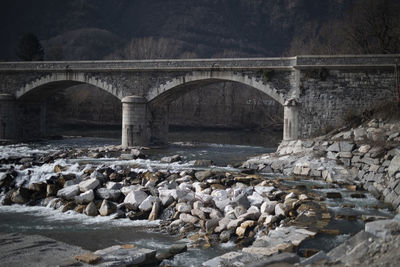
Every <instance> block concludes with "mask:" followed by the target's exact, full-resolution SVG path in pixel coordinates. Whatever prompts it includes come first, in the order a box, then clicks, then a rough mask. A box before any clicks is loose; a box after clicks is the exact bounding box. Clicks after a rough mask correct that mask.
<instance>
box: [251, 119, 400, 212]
mask: <svg viewBox="0 0 400 267" xmlns="http://www.w3.org/2000/svg"><path fill="white" fill-rule="evenodd" d="M399 144H400V123H398V122H396V123H389V122H384V121H382V120H379V121H378V120H371V121H370V122H368V123H367V124H365V125H361V126H360V127H358V128H356V129H350V130H343V131H340V132H338V133H336V134H331V135H326V136H322V137H318V138H315V139H311V140H298V141H290V142H287V141H286V142H285V141H284V142H282V144H281V145H280V147H279V148H278V150H277V152H276V153H274V154H267V155H263V156H259V157H255V158H252V159H249V160H248V161H247V162H246V163H245V164H244V165H243V166H244V167H247V168H253V169H258V170H260V171H263V172H275V173H283V174H285V175H300V176H309V177H318V178H323V179H324V180H326V181H327V182H334V183H339V184H353V185H356V186H359V187H363V188H364V189H366V190H368V191H369V192H371V193H372V194H373V195H374V196H376V197H378V198H381V199H382V200H384V201H385V202H387V203H390V204H391V205H392V206H393V208H394V209H397V210H398V211H399V209H400V186H398V185H399V183H400V145H399Z"/></svg>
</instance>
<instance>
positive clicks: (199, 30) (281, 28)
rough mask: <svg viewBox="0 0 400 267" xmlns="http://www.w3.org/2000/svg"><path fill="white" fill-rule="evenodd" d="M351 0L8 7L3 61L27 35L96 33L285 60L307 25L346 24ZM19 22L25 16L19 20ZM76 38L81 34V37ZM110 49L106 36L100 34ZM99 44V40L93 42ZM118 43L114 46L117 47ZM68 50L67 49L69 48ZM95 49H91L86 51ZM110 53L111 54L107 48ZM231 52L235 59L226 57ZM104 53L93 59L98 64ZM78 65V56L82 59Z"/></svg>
mask: <svg viewBox="0 0 400 267" xmlns="http://www.w3.org/2000/svg"><path fill="white" fill-rule="evenodd" d="M351 2H352V1H345V0H329V1H327V0H325V1H314V0H281V1H276V0H202V1H198V0H146V1H143V0H100V1H99V0H69V1H65V0H38V1H31V0H2V1H1V2H0V32H1V33H2V34H1V36H2V42H1V44H0V59H3V60H12V59H15V53H14V52H13V50H14V49H15V46H16V44H17V42H18V38H19V37H20V36H21V35H22V34H23V33H25V32H33V33H35V34H36V35H37V36H38V37H39V39H40V40H43V41H45V40H49V39H52V38H54V37H56V36H60V35H63V34H65V33H69V34H70V33H71V31H77V30H79V29H88V28H89V29H90V28H97V29H101V30H103V31H108V32H110V34H113V35H115V36H118V39H120V40H125V42H126V43H128V42H129V41H130V40H131V39H132V38H141V37H153V38H159V37H164V38H169V39H175V40H179V41H181V42H184V43H185V44H186V45H187V47H185V49H188V52H192V53H195V54H196V55H197V56H198V57H213V56H217V55H223V54H224V53H225V54H227V53H228V52H229V53H238V54H243V55H249V56H279V55H281V54H282V53H283V52H284V51H286V50H287V48H288V47H289V46H290V42H291V40H292V37H293V35H294V34H295V33H296V32H297V28H298V27H299V26H300V25H303V24H305V23H306V22H308V21H311V20H316V21H319V22H323V21H326V20H330V19H335V18H338V17H340V16H341V15H342V14H343V12H344V10H346V9H347V8H348V5H349V3H351ZM15 14H18V15H15ZM76 34H77V37H79V36H81V35H79V32H76ZM98 34H99V37H98V38H99V39H100V40H99V41H100V42H103V41H104V40H103V39H102V37H103V35H102V33H100V32H98ZM93 38H96V37H93ZM119 44H120V43H119V41H118V40H116V41H115V43H109V45H110V47H114V46H116V45H119ZM65 45H66V46H67V47H66V48H65V49H67V50H68V45H69V44H68V43H67V44H65ZM87 45H90V44H87ZM105 50H107V48H105ZM227 51H228V52H227ZM102 56H103V53H99V54H98V55H93V57H94V58H95V59H99V58H101V57H102ZM75 57H76V58H75V59H79V55H76V56H75Z"/></svg>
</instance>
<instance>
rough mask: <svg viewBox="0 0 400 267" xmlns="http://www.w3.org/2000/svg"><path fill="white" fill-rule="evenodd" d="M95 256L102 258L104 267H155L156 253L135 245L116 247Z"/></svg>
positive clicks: (101, 251)
mask: <svg viewBox="0 0 400 267" xmlns="http://www.w3.org/2000/svg"><path fill="white" fill-rule="evenodd" d="M94 254H96V255H98V256H100V257H101V258H102V266H154V265H155V264H156V261H157V260H156V251H155V250H151V249H147V248H138V247H136V246H135V245H130V244H127V245H121V246H120V245H116V246H112V247H109V248H106V249H102V250H98V251H96V252H95V253H94Z"/></svg>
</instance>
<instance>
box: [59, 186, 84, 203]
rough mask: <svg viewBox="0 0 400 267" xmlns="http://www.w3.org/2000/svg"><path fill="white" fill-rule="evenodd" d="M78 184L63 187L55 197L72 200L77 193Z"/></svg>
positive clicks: (78, 191)
mask: <svg viewBox="0 0 400 267" xmlns="http://www.w3.org/2000/svg"><path fill="white" fill-rule="evenodd" d="M79 193H80V190H79V185H77V184H76V185H71V186H68V187H65V188H63V189H61V190H59V191H58V192H57V197H60V198H63V199H66V200H74V199H75V197H76V196H77V195H79Z"/></svg>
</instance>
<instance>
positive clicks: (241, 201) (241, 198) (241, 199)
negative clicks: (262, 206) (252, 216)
mask: <svg viewBox="0 0 400 267" xmlns="http://www.w3.org/2000/svg"><path fill="white" fill-rule="evenodd" d="M231 203H232V204H233V205H241V206H243V207H244V208H246V209H248V208H249V207H250V201H249V200H248V198H247V195H246V193H241V194H239V195H238V196H236V197H234V198H232V201H231Z"/></svg>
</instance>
